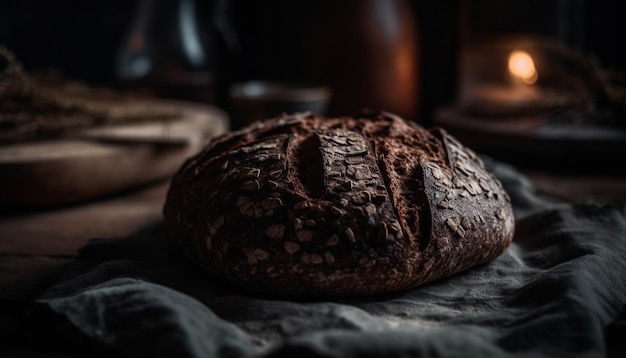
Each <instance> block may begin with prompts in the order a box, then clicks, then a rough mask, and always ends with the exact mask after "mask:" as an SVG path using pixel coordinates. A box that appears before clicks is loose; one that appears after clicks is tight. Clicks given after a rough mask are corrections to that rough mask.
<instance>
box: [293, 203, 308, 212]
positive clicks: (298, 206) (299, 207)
mask: <svg viewBox="0 0 626 358" xmlns="http://www.w3.org/2000/svg"><path fill="white" fill-rule="evenodd" d="M308 207H309V203H308V202H306V201H299V202H297V203H295V204H294V205H293V208H294V209H295V210H302V209H306V208H308Z"/></svg>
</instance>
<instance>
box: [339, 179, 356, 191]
mask: <svg viewBox="0 0 626 358" xmlns="http://www.w3.org/2000/svg"><path fill="white" fill-rule="evenodd" d="M352 188H354V182H352V180H346V181H344V182H343V183H341V184H339V189H340V190H342V191H350V190H352Z"/></svg>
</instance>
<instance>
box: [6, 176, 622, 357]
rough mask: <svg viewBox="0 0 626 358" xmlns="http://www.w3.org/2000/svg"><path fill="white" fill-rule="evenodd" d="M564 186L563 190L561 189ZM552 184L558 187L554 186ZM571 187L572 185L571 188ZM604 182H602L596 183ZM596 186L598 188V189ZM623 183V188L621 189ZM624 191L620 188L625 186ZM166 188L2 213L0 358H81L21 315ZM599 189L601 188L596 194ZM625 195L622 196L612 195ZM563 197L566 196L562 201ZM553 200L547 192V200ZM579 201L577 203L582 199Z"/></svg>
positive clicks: (555, 179)
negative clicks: (90, 246)
mask: <svg viewBox="0 0 626 358" xmlns="http://www.w3.org/2000/svg"><path fill="white" fill-rule="evenodd" d="M529 174H531V177H533V178H534V179H536V180H538V186H539V187H541V188H544V189H545V190H548V191H549V190H550V188H551V187H552V188H558V189H559V191H560V192H558V193H554V192H553V193H551V194H552V195H555V196H560V197H562V196H564V195H566V196H567V194H568V193H569V194H570V195H572V198H575V199H576V200H581V199H582V200H584V199H585V192H584V188H586V187H588V186H589V185H588V183H587V184H585V182H583V183H582V184H581V183H580V182H579V183H578V185H574V184H576V183H575V182H574V183H573V182H572V179H571V178H570V179H569V182H568V181H563V178H560V177H559V176H554V175H546V174H539V173H529ZM563 182H564V183H566V185H569V187H570V188H573V189H572V190H570V191H568V190H565V188H563V187H562V185H558V183H563ZM555 183H557V184H555ZM568 183H569V184H568ZM601 183H602V182H601ZM601 183H600V184H601ZM611 183H613V184H615V185H617V186H616V187H612V186H609V187H608V188H609V190H617V189H620V188H621V189H626V185H623V184H624V183H626V180H623V181H621V182H620V181H619V180H618V181H611ZM620 183H621V185H620ZM622 185H623V186H622ZM167 187H168V183H167V182H159V183H155V184H154V185H151V186H149V187H145V188H143V189H140V190H135V191H130V192H126V193H123V194H120V195H117V196H113V197H109V198H106V199H102V200H98V201H94V202H89V203H85V204H81V205H72V206H65V207H58V208H53V209H48V210H37V211H32V210H20V211H15V210H14V209H10V208H5V209H2V210H1V211H0V287H1V290H0V356H2V357H80V356H84V354H81V352H80V351H79V350H78V348H76V347H68V346H64V345H61V344H59V343H58V342H56V341H54V340H52V339H50V338H48V337H47V336H46V335H45V334H43V333H41V332H39V331H38V328H37V327H34V326H33V325H32V323H30V322H29V321H27V320H26V319H25V318H24V317H23V316H22V311H23V310H24V308H26V307H27V304H28V302H29V301H30V300H32V299H33V298H35V297H37V295H38V294H39V293H40V292H41V291H42V290H44V289H45V288H46V287H48V286H49V285H50V284H51V283H52V282H54V280H55V279H56V278H57V277H58V275H59V274H60V273H61V272H62V271H63V270H64V269H65V268H66V267H67V266H68V265H69V264H70V263H71V262H72V260H73V258H74V257H75V256H76V255H77V254H78V250H79V249H80V248H81V247H82V246H84V245H85V243H86V242H87V241H88V240H89V239H91V238H98V237H121V236H125V235H127V234H129V233H131V232H133V231H135V230H137V229H139V228H140V227H142V226H143V225H145V224H146V223H149V222H152V221H154V220H158V219H159V218H160V217H161V208H162V206H163V203H164V200H165V195H166V192H167ZM592 187H593V188H594V189H596V190H598V188H601V187H602V185H600V187H594V186H592ZM617 191H619V192H620V193H621V194H620V195H623V194H624V190H621V191H620V190H617ZM564 193H565V194H564ZM549 194H550V193H549ZM590 195H591V196H589V197H587V198H586V199H589V200H595V201H602V200H603V198H604V199H606V198H612V199H615V198H616V196H614V195H613V196H611V195H608V194H607V193H602V194H601V195H599V196H598V193H594V192H592V193H590ZM581 196H582V197H581ZM606 337H607V343H608V346H609V351H610V354H609V357H624V356H626V342H624V339H623V338H624V337H626V316H624V315H622V318H620V319H618V320H617V321H616V322H615V323H614V324H613V325H611V326H610V327H609V329H608V330H607V335H606Z"/></svg>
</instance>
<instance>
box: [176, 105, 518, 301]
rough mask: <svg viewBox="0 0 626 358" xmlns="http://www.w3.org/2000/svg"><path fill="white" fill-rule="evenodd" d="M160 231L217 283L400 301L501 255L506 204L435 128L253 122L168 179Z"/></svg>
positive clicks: (394, 120)
mask: <svg viewBox="0 0 626 358" xmlns="http://www.w3.org/2000/svg"><path fill="white" fill-rule="evenodd" d="M164 218H165V225H166V229H167V230H168V233H169V235H170V237H171V239H172V241H173V242H174V243H175V245H176V246H177V247H179V248H180V249H181V250H182V251H183V252H184V253H185V255H186V256H187V257H188V258H190V259H191V260H192V261H193V262H194V263H195V264H196V265H198V266H200V267H201V268H203V269H204V270H206V271H207V272H209V273H210V274H211V275H213V276H214V277H216V278H218V279H222V280H226V281H229V282H231V283H233V284H235V285H238V286H241V287H243V288H245V289H248V290H252V291H257V292H265V293H272V294H278V295H360V294H374V293H380V292H386V291H393V290H401V289H407V288H411V287H415V286H417V285H420V284H423V283H425V282H429V281H432V280H435V279H439V278H442V277H446V276H449V275H452V274H454V273H457V272H459V271H462V270H465V269H468V268H470V267H472V266H475V265H478V264H481V263H484V262H487V261H489V260H491V259H493V258H495V257H496V256H498V255H500V254H501V253H502V252H503V251H504V250H505V249H506V247H507V246H508V245H509V243H510V241H511V239H512V236H513V230H514V222H513V213H512V210H511V205H510V201H509V198H508V196H507V194H506V193H505V192H504V190H503V189H502V186H501V185H500V183H499V182H498V181H497V180H496V178H495V177H494V176H493V175H492V174H491V173H490V172H489V171H488V170H487V169H486V168H485V166H484V164H483V163H482V162H481V161H480V159H479V158H478V157H477V156H476V155H475V154H474V153H473V152H472V151H471V150H469V149H467V148H464V147H463V146H462V145H461V144H460V143H459V142H458V141H456V140H455V139H454V138H453V137H451V136H450V135H449V134H447V133H446V132H445V131H444V130H442V129H431V130H429V131H427V130H424V129H423V128H421V127H420V126H418V125H417V124H415V123H412V122H407V121H404V120H402V119H401V118H399V117H397V116H395V115H392V114H389V113H384V112H370V113H364V114H362V115H360V116H357V117H355V118H332V119H323V118H319V117H316V116H314V115H312V114H308V113H304V114H295V115H291V116H283V117H279V118H275V119H271V120H267V121H264V122H258V123H255V124H253V125H251V126H249V127H247V128H244V129H242V130H240V131H237V132H233V133H230V134H227V135H225V136H222V137H220V138H218V139H215V140H214V141H213V142H212V143H211V144H210V145H209V146H208V147H207V148H206V149H205V150H204V151H202V152H201V153H199V154H198V155H197V156H195V157H193V158H191V159H190V160H188V162H187V163H185V165H184V166H183V167H182V168H181V170H180V171H179V172H178V173H177V174H176V175H175V177H174V178H173V180H172V184H171V187H170V190H169V192H168V196H167V201H166V204H165V207H164Z"/></svg>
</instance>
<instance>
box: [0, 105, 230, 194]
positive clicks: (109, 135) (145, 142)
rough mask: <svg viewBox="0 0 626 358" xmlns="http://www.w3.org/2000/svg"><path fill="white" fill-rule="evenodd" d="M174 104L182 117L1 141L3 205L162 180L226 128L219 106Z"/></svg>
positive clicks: (226, 123) (97, 192)
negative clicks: (38, 138)
mask: <svg viewBox="0 0 626 358" xmlns="http://www.w3.org/2000/svg"><path fill="white" fill-rule="evenodd" d="M172 105H174V106H177V107H178V108H180V110H181V116H180V118H176V119H169V120H167V121H156V120H155V121H152V122H151V121H148V122H142V123H140V124H132V125H116V126H107V127H101V128H93V129H89V130H84V131H79V132H73V133H72V134H71V135H67V136H66V137H64V138H58V139H50V140H41V141H29V142H22V143H13V144H7V145H3V146H0V188H1V189H0V204H5V205H6V204H19V205H58V204H67V203H74V202H79V201H85V200H89V199H92V198H96V197H100V196H103V195H106V194H110V193H113V192H116V191H120V190H123V189H127V188H131V187H136V186H139V185H141V184H145V183H149V182H152V181H155V180H158V179H164V178H167V177H168V176H171V175H172V174H173V173H174V172H175V171H176V170H177V169H178V168H179V167H180V166H181V164H182V163H183V161H184V160H185V159H186V158H187V157H189V156H191V155H192V154H194V153H196V152H197V151H198V150H200V149H201V148H202V147H203V146H204V145H205V144H206V142H207V140H208V139H210V138H212V137H215V136H217V135H220V134H222V133H225V132H226V131H227V130H228V117H227V115H226V114H225V113H224V112H223V111H221V110H220V109H218V108H216V107H213V106H209V105H203V104H196V103H186V102H173V103H172Z"/></svg>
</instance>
